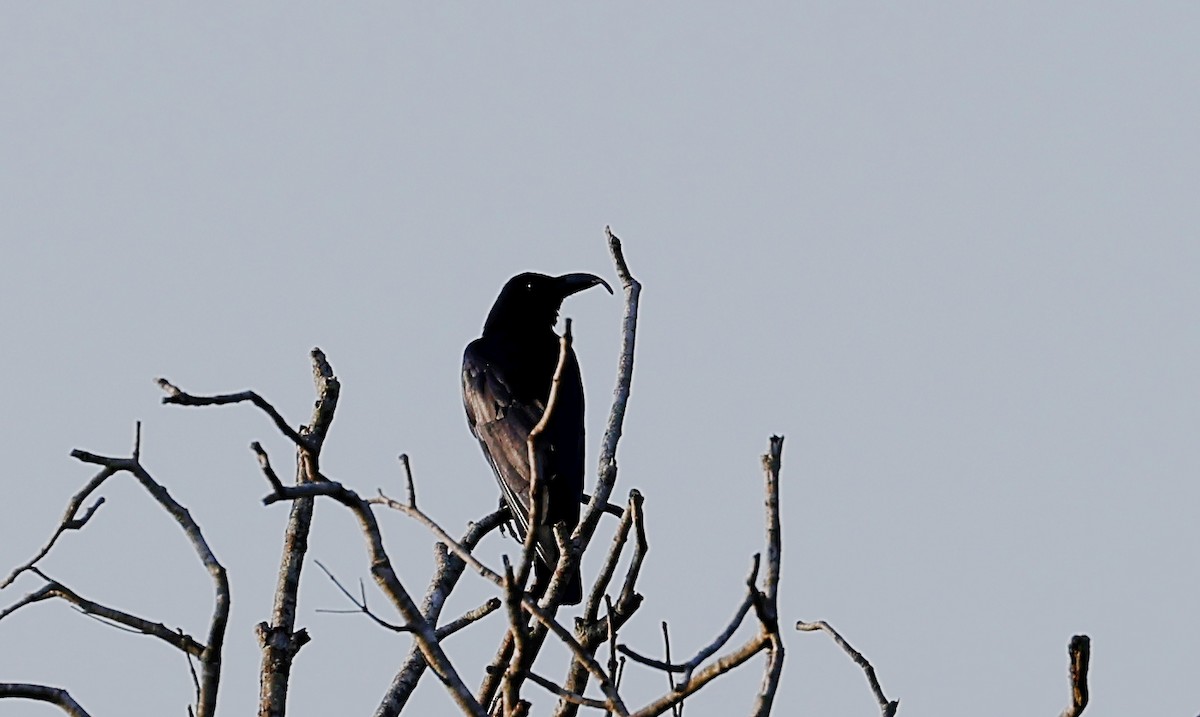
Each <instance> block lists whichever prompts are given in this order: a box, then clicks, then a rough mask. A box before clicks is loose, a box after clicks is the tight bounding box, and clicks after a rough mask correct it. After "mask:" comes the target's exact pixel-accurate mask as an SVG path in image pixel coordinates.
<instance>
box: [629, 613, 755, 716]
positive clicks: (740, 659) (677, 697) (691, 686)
mask: <svg viewBox="0 0 1200 717" xmlns="http://www.w3.org/2000/svg"><path fill="white" fill-rule="evenodd" d="M770 645H771V638H770V635H767V634H764V633H762V632H760V633H759V634H757V635H755V636H754V637H753V638H752V639H751V640H750V641H749V642H747V643H745V644H744V645H742V646H741V647H739V648H738V649H736V650H734V651H733V652H731V653H729V654H727V655H724V656H722V657H721V658H720V659H718V660H716V661H715V662H712V663H711V664H709V665H708V666H707V667H705V668H704V669H702V670H700V671H699V672H697V673H696V674H695V675H693V676H692V679H691V681H690V682H688V683H687V684H686V685H683V684H681V685H679V687H678V688H677V689H676V690H675V691H674V692H670V693H667V694H665V695H663V696H662V697H659V698H658V699H657V700H655V701H653V702H651V703H650V704H648V705H646V706H645V707H643V708H642V709H640V710H638V711H637V712H634V713H633V714H632V715H631V717H655V716H656V715H660V714H662V713H663V712H666V711H667V710H669V709H671V706H672V705H675V704H678V703H680V702H682V701H683V700H684V699H686V698H687V697H688V696H689V695H693V694H695V693H696V692H697V691H699V690H700V689H701V688H703V687H704V686H705V685H707V684H708V683H709V682H712V681H713V680H715V679H716V678H718V677H720V676H721V675H723V674H725V673H726V672H729V671H730V670H732V669H734V668H735V667H737V666H738V665H741V664H742V663H744V662H746V661H747V660H749V659H750V658H751V657H754V656H755V655H757V654H758V653H759V652H762V651H763V650H767V649H770Z"/></svg>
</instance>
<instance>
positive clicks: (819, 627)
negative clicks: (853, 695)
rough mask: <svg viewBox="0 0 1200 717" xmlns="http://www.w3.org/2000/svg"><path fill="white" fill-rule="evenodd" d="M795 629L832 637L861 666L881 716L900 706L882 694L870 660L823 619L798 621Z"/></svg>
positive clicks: (892, 713) (887, 714)
mask: <svg viewBox="0 0 1200 717" xmlns="http://www.w3.org/2000/svg"><path fill="white" fill-rule="evenodd" d="M796 629H797V630H801V631H803V632H814V631H821V632H824V633H826V634H828V635H829V636H830V637H832V638H833V641H834V642H835V643H837V646H838V647H840V648H842V650H843V651H844V652H845V653H846V654H847V655H849V656H850V659H851V660H854V662H855V664H857V665H858V666H859V667H861V668H862V670H863V672H864V673H865V674H866V676H867V682H868V683H870V685H871V693H872V694H874V695H875V701H876V702H878V703H879V710H880V712H881V713H882V714H883V717H892V715H895V714H896V710H898V709H899V708H900V701H899V700H888V698H887V697H886V696H885V695H884V694H883V687H881V686H880V685H879V678H878V677H876V675H875V668H874V667H872V666H871V663H870V661H868V660H867V658H865V657H863V654H862V653H861V652H859V651H858V650H855V649H854V648H853V647H852V646H851V645H850V643H849V642H847V641H846V639H845V638H844V637H842V636H841V634H840V633H839V632H838V631H837V630H835V629H833V627H832V626H831V625H830V624H829V623H827V622H825V621H824V620H817V621H816V622H804V621H800V622H797V623H796Z"/></svg>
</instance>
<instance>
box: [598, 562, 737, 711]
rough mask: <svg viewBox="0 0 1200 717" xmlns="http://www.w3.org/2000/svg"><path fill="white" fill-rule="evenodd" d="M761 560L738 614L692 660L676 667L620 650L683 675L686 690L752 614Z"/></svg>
mask: <svg viewBox="0 0 1200 717" xmlns="http://www.w3.org/2000/svg"><path fill="white" fill-rule="evenodd" d="M759 559H760V558H759V555H758V554H757V553H755V555H754V559H753V561H752V563H751V566H750V576H749V577H748V578H747V579H746V584H747V585H748V586H749V591H748V594H747V595H746V597H745V598H743V599H742V602H741V604H740V605H738V609H737V612H735V613H734V615H733V619H732V620H730V621H729V624H728V625H726V626H725V629H724V630H722V631H721V633H720V634H719V635H717V637H716V638H715V639H714V640H713V641H712V642H710V643H709V644H707V645H705V646H704V647H702V648H700V651H699V652H697V653H696V655H695V656H694V657H692V659H690V660H688V661H687V662H683V663H680V664H678V665H676V664H671V663H669V662H661V661H659V660H655V659H654V658H651V657H646V656H645V655H642V654H641V653H639V652H635V651H634V650H633V649H631V648H630V647H629V646H627V645H621V646H620V647H619V649H620V650H621V652H622V653H623V654H625V655H627V656H628V657H629V658H630V659H632V660H633V661H634V662H640V663H642V664H643V665H646V666H647V667H653V668H655V669H657V670H663V671H664V672H681V673H683V679H681V680H680V681H679V685H678V687H679V689H684V688H686V686H687V684H688V682H689V681H691V678H692V672H694V671H695V669H696V668H697V667H699V666H700V663H702V662H704V661H705V660H707V659H708V658H710V657H712V656H713V655H714V654H716V652H717V650H720V649H721V648H722V647H724V646H725V643H727V642H729V639H730V638H731V637H733V633H735V632H737V629H738V627H739V626H740V625H741V624H742V620H744V619H745V617H746V614H747V613H749V612H750V607H751V606H752V605H753V604H754V582H755V580H756V578H757V576H758V564H759Z"/></svg>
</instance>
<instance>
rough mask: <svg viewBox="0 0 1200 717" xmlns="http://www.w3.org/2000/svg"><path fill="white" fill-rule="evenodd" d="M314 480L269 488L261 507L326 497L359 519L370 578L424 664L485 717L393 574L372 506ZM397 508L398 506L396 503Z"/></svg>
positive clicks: (464, 705)
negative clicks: (417, 647) (410, 636)
mask: <svg viewBox="0 0 1200 717" xmlns="http://www.w3.org/2000/svg"><path fill="white" fill-rule="evenodd" d="M316 477H317V478H318V479H317V480H314V481H312V482H308V483H303V484H300V485H295V486H282V490H279V489H278V488H276V487H275V486H272V488H273V489H274V492H273V493H272V494H271V495H268V496H267V497H266V498H263V504H264V505H270V504H272V503H276V502H278V501H281V500H296V499H299V498H313V497H316V496H328V497H330V498H333V499H334V500H336V501H337V502H339V503H341V504H342V505H344V506H346V507H347V508H349V509H350V511H351V512H352V513H353V514H354V515H355V517H356V518H358V522H359V526H360V527H361V529H362V532H363V536H364V537H365V538H366V541H367V552H368V554H369V555H370V559H371V575H372V577H374V578H375V582H376V583H377V584H378V585H379V587H380V588H381V589H382V590H383V592H384V594H385V595H386V596H387V597H388V599H389V600H390V601H391V602H392V604H393V605H395V607H396V609H397V610H398V611H399V613H400V615H401V616H402V617H403V618H404V621H405V622H406V623H407V624H408V625H409V626H410V627H411V628H412V629H413V634H414V636H415V637H416V640H417V644H419V645H420V646H421V651H422V653H423V654H424V655H425V659H426V661H428V662H429V664H430V665H431V666H432V667H433V668H434V670H435V671H436V672H437V674H438V677H440V678H441V680H442V682H443V684H445V685H446V688H447V689H448V690H449V691H450V694H451V696H452V697H453V698H454V701H455V703H456V704H457V705H458V707H459V709H461V710H463V711H464V712H466V713H468V714H472V715H476V717H483V716H484V715H485V711H484V709H483V707H482V706H480V704H479V702H478V701H477V700H476V699H475V697H474V696H473V695H472V694H471V692H470V691H469V690H468V689H467V687H466V685H464V684H463V681H462V678H461V677H460V676H459V675H458V672H457V671H456V670H455V669H454V666H453V665H452V664H451V663H450V659H449V658H448V657H447V656H446V653H445V652H444V651H443V650H442V647H441V644H440V643H439V642H438V638H437V633H436V631H435V630H434V628H433V626H432V625H431V624H430V623H429V622H428V621H427V620H426V619H425V618H424V616H422V615H421V611H420V610H419V609H418V608H417V606H416V603H414V602H413V600H412V598H411V597H410V596H409V594H408V591H407V590H405V589H404V586H403V584H402V583H401V582H400V578H399V577H398V576H397V575H396V571H395V569H394V568H393V567H392V561H391V558H390V557H389V556H388V554H387V550H386V549H385V548H384V547H383V538H382V536H381V535H380V532H379V523H378V522H377V521H376V519H375V514H374V512H373V511H372V510H371V504H370V503H369V502H368V501H365V500H363V499H362V498H360V497H359V496H358V494H357V493H355V492H354V491H352V490H350V489H348V488H346V487H345V486H343V485H342V484H341V483H337V482H335V481H331V480H329V479H328V478H326V477H325V476H320V475H317V476H316ZM397 505H400V504H398V503H397ZM406 507H407V506H406ZM412 510H416V509H415V508H414V509H412ZM439 530H440V528H439ZM443 532H444V531H443ZM468 554H469V553H468Z"/></svg>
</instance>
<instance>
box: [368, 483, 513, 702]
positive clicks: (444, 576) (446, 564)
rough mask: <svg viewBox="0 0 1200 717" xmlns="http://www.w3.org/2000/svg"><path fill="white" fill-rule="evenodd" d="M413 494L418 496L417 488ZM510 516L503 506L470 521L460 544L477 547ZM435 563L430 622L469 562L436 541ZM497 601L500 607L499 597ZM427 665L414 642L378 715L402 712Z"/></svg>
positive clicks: (428, 598) (426, 608)
mask: <svg viewBox="0 0 1200 717" xmlns="http://www.w3.org/2000/svg"><path fill="white" fill-rule="evenodd" d="M412 495H415V491H414V492H413V494H412ZM411 504H412V505H414V506H415V501H411ZM508 518H509V511H508V509H507V508H501V509H500V510H497V511H495V512H493V513H491V514H489V515H487V516H485V517H484V518H482V519H480V520H478V521H476V522H474V523H471V524H470V525H468V526H467V532H466V534H465V535H463V538H462V540H461V541H460V543H461V545H462V546H463V548H464V549H465V550H474V549H475V546H476V545H477V544H478V543H479V541H480V540H482V539H483V538H484V536H486V535H487V534H488V533H490V532H491V531H493V530H495V529H496V528H497V527H499V526H500V525H503V524H504V522H505V521H506V520H507V519H508ZM434 564H435V570H434V574H433V577H432V578H431V579H430V581H429V587H428V588H427V589H426V591H425V599H424V601H423V602H422V606H421V614H422V615H424V617H425V619H426V620H427V621H428V622H429V623H430V624H431V625H433V624H437V621H438V618H439V617H440V616H441V613H442V608H443V607H444V606H445V603H446V599H447V598H448V597H449V596H450V593H451V591H452V590H454V588H455V586H456V585H457V584H458V580H459V578H461V577H462V574H463V571H464V570H465V569H466V567H467V564H466V562H465V561H463V560H462V559H461V558H459V557H458V556H457V555H453V554H452V553H451V552H450V551H449V549H447V548H446V545H445V544H444V543H435V544H434ZM496 602H497V607H499V600H497V601H496ZM441 631H442V628H438V637H439V638H440V637H442V632H441ZM428 666H429V665H428V663H427V662H426V661H425V655H424V654H423V653H422V652H421V649H420V646H419V645H414V646H413V648H412V649H411V650H410V651H409V654H408V657H407V659H405V661H404V665H403V666H402V667H401V668H400V670H399V671H398V672H397V673H396V676H395V677H393V678H392V684H391V685H390V686H389V688H388V692H387V694H386V695H385V696H384V698H383V700H382V701H381V702H380V704H379V707H377V708H376V710H375V717H396V715H398V714H400V711H401V710H403V709H404V706H405V705H406V704H407V703H408V698H409V697H410V696H411V695H412V691H413V690H414V689H416V686H417V683H418V682H420V679H421V676H422V675H424V674H425V669H426V668H427V667H428Z"/></svg>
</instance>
